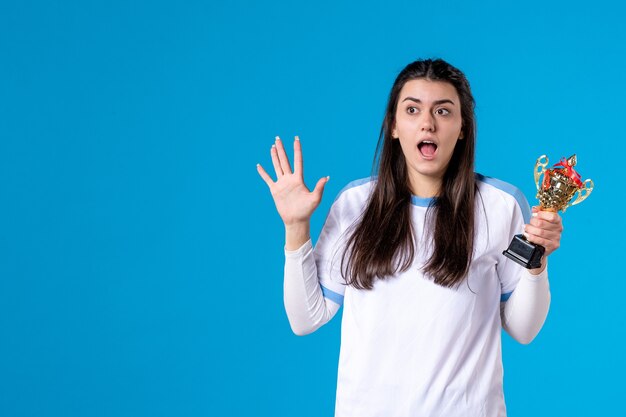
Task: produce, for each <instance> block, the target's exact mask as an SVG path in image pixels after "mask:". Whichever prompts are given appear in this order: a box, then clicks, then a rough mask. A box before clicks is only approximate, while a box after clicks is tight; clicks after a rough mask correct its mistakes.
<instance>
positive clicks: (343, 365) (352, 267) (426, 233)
mask: <svg viewBox="0 0 626 417" xmlns="http://www.w3.org/2000/svg"><path fill="white" fill-rule="evenodd" d="M475 133H476V132H475V121H474V99H473V97H472V94H471V91H470V86H469V83H468V81H467V79H466V78H465V76H464V75H463V73H461V71H459V70H458V69H457V68H455V67H453V66H452V65H450V64H448V63H447V62H445V61H443V60H440V59H437V60H420V61H416V62H413V63H411V64H409V65H408V66H407V67H406V68H404V69H403V70H402V71H401V72H400V74H399V75H398V77H397V78H396V80H395V83H394V84H393V87H392V89H391V93H390V95H389V102H388V104H387V110H386V114H385V118H384V121H383V125H382V128H381V133H380V139H379V143H378V147H377V150H376V156H377V157H375V161H376V162H377V163H376V164H375V166H374V171H377V175H376V176H372V177H370V178H365V179H362V180H357V181H354V182H352V183H350V184H348V186H346V187H345V188H344V189H343V190H342V191H341V192H340V193H339V195H338V196H337V198H336V199H335V201H334V203H333V205H332V207H331V209H330V212H329V214H328V217H327V218H326V222H325V224H324V227H323V229H322V231H321V234H320V236H319V239H318V241H317V244H316V246H315V248H313V247H312V244H311V239H310V232H309V229H310V228H309V219H310V217H311V214H312V213H313V211H314V210H315V208H316V207H317V206H318V204H319V202H320V200H321V198H322V192H323V189H324V185H325V184H326V182H327V181H328V177H326V178H322V179H320V180H319V181H318V182H317V185H316V186H315V189H314V190H313V191H312V192H310V191H309V189H308V188H307V187H306V186H305V184H304V181H303V176H302V151H301V145H300V141H299V139H298V137H296V140H295V142H294V170H293V171H292V169H291V166H290V164H289V160H288V159H287V155H286V153H285V150H284V147H283V145H282V143H281V141H280V139H279V138H278V137H277V138H276V143H275V144H274V145H272V149H271V157H272V162H273V165H274V169H275V171H276V176H277V179H276V181H273V180H272V179H271V178H270V176H269V175H268V174H267V172H266V171H265V170H264V169H263V168H262V167H261V166H260V165H258V166H257V169H258V172H259V174H260V176H261V177H262V178H263V180H264V181H265V182H266V183H267V185H268V186H269V188H270V191H271V193H272V196H273V198H274V202H275V204H276V208H277V210H278V213H279V214H280V216H281V218H282V220H283V221H284V223H285V230H286V245H285V258H286V260H285V277H284V279H285V283H284V291H285V308H286V310H287V315H288V317H289V322H290V324H291V327H292V329H293V331H294V332H295V333H296V334H298V335H304V334H308V333H311V332H313V331H315V330H316V329H317V328H319V327H320V326H322V325H323V324H325V323H326V322H328V321H329V320H330V319H331V318H332V317H333V316H334V315H335V313H336V312H337V311H338V310H339V307H340V306H341V305H343V307H344V308H343V319H342V329H341V351H340V357H339V371H338V381H337V399H336V408H335V415H336V416H338V417H343V416H355V417H356V416H358V417H366V416H385V417H393V416H446V417H455V416H459V417H460V416H463V417H467V416H486V417H491V416H505V415H506V409H505V404H504V394H503V390H502V378H503V370H502V356H501V340H500V336H501V331H500V329H501V328H502V327H504V329H505V330H506V331H507V332H508V333H509V334H510V335H511V336H512V337H513V338H515V339H516V340H518V341H519V342H521V343H530V341H531V340H532V339H533V338H534V337H535V336H536V335H537V333H538V332H539V330H540V329H541V327H542V326H543V323H544V321H545V318H546V316H547V313H548V308H549V304H550V292H549V287H548V278H547V270H546V263H547V260H546V259H545V258H544V259H543V260H542V266H541V267H540V268H537V269H535V270H530V271H529V270H526V269H524V268H522V267H521V266H519V265H517V264H516V263H514V262H512V261H510V260H509V259H507V258H506V257H505V256H503V255H502V251H503V250H504V249H506V248H507V247H508V245H509V243H510V241H511V239H512V237H513V235H514V234H516V233H519V232H521V231H523V232H524V234H525V235H526V237H527V238H528V239H529V240H530V241H531V242H534V243H538V244H541V245H543V246H545V248H546V255H545V256H548V255H549V254H551V253H552V252H553V251H554V250H555V249H557V248H558V246H559V241H560V237H561V231H562V226H561V219H560V217H559V216H558V215H557V214H556V213H551V212H544V211H537V210H536V209H533V211H532V216H531V210H530V208H529V206H528V203H527V201H526V199H525V198H524V196H523V195H522V193H521V192H519V190H517V189H516V188H515V187H513V186H511V185H509V184H507V183H504V182H502V181H499V180H496V179H493V178H489V177H485V176H482V175H479V174H475V173H474V148H475ZM381 147H382V149H381Z"/></svg>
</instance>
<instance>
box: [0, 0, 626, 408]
mask: <svg viewBox="0 0 626 417" xmlns="http://www.w3.org/2000/svg"><path fill="white" fill-rule="evenodd" d="M439 3H441V4H438V3H437V2H420V1H412V2H394V3H391V4H390V3H389V2H386V4H385V5H383V2H366V1H360V2H356V1H350V2H333V1H327V0H323V1H317V2H298V3H295V2H271V3H262V2H256V3H255V2H241V1H231V2H224V3H222V4H219V3H217V2H213V3H211V2H200V1H196V2H171V3H166V2H155V1H129V2H126V1H125V2H119V1H118V2H115V1H113V2H112V1H92V2H82V1H65V2H61V1H51V2H31V1H20V2H8V1H4V2H2V4H1V5H0V59H1V63H0V199H1V200H0V415H1V416H37V417H43V416H209V415H236V416H329V415H332V411H333V406H334V394H335V388H336V381H335V379H336V371H337V359H338V355H339V331H340V318H339V317H337V318H336V319H334V320H333V322H331V323H330V324H328V325H327V326H325V327H324V328H322V329H320V330H319V331H318V332H316V333H315V334H313V335H311V336H308V337H304V338H299V337H296V336H294V335H293V334H292V333H291V332H290V329H289V325H288V322H287V319H286V316H285V313H284V309H283V302H282V269H283V260H284V258H283V244H284V240H283V239H284V236H283V234H284V231H283V227H282V223H281V221H280V218H279V217H278V215H277V213H276V212H275V209H274V205H273V202H272V200H271V197H270V194H269V192H268V190H267V187H266V186H265V184H264V183H263V182H262V181H261V179H260V178H259V177H258V175H257V172H256V168H255V165H256V163H257V162H260V163H262V164H263V165H264V166H265V167H266V168H268V169H269V168H270V167H271V161H270V157H269V148H270V145H271V144H272V142H273V138H274V136H275V135H281V136H282V137H283V138H284V139H285V141H286V142H287V143H289V144H290V143H291V139H292V138H293V135H296V134H298V135H300V137H301V139H302V145H303V148H304V161H305V177H306V180H307V183H308V184H309V185H310V186H313V185H314V184H315V182H316V181H317V179H318V178H320V177H321V176H324V175H330V176H331V180H330V182H329V184H328V185H327V188H326V192H325V195H324V199H323V202H322V204H321V206H320V207H319V209H318V211H317V212H316V213H315V214H314V217H313V236H314V240H315V239H316V238H317V235H318V234H319V230H320V228H321V226H322V222H323V220H324V218H325V216H326V213H327V211H328V209H329V206H330V203H331V202H332V201H333V199H334V197H335V195H336V194H337V192H338V191H339V190H340V189H341V188H342V187H343V186H344V185H345V184H346V183H347V182H349V181H351V180H353V179H356V178H361V177H365V176H367V175H369V173H370V172H369V169H370V166H371V162H372V157H373V154H374V148H375V144H376V140H377V138H378V132H379V129H380V123H381V121H382V116H383V112H384V107H385V101H386V97H387V94H388V91H389V88H390V87H391V84H392V82H393V80H394V78H395V76H396V75H397V73H398V71H400V70H401V69H402V68H403V67H404V65H406V64H407V63H409V62H411V61H412V60H414V59H416V58H426V57H443V58H444V59H446V60H448V61H450V62H451V63H453V64H454V65H456V66H458V67H459V68H461V69H462V70H463V71H464V72H465V73H466V74H467V76H468V78H469V79H470V82H471V85H472V88H473V92H474V95H475V98H476V100H477V116H478V154H477V170H478V171H479V172H481V173H483V174H485V175H490V176H495V177H498V178H500V179H503V180H505V181H508V182H511V183H513V184H515V185H517V186H518V187H519V188H521V189H522V190H523V191H524V192H525V194H526V196H527V197H528V199H529V200H530V201H531V202H533V201H535V200H534V192H533V190H534V184H533V181H532V169H533V164H534V161H535V159H536V158H537V157H538V156H539V155H541V154H543V153H546V154H548V155H549V156H550V157H551V159H552V161H554V162H555V161H556V160H557V159H558V158H560V157H561V156H569V155H570V154H572V153H577V154H578V157H579V165H578V168H579V171H580V172H581V173H582V175H583V177H584V178H589V177H590V178H592V179H593V180H594V181H595V183H596V189H595V191H594V192H593V194H592V195H591V197H590V198H589V200H588V201H586V202H585V203H583V204H581V205H580V206H578V207H575V208H572V209H571V210H568V211H567V213H565V214H564V215H563V219H564V225H565V232H564V234H563V242H562V247H561V249H559V250H558V251H557V252H556V253H555V254H554V255H553V256H552V257H551V259H550V274H551V288H552V296H553V301H552V307H551V311H550V315H549V318H548V320H547V323H546V325H545V326H544V328H543V330H542V332H541V334H540V335H539V336H538V338H537V339H536V340H535V341H534V342H533V343H532V344H531V345H529V346H522V345H519V344H517V343H516V342H514V341H512V339H511V338H510V337H509V336H508V335H504V336H503V340H504V361H505V394H506V400H507V405H508V409H509V414H510V415H511V416H522V415H533V416H536V417H539V416H553V415H568V416H589V415H612V414H615V412H616V411H617V410H619V409H621V402H620V400H621V399H622V397H623V395H624V393H625V392H624V388H623V386H624V385H623V383H622V382H621V381H622V375H623V373H624V372H625V371H626V366H625V360H624V357H623V353H622V351H623V341H622V340H623V335H624V317H625V313H626V308H625V307H624V303H622V302H621V301H620V299H621V295H622V294H623V293H624V290H625V289H626V284H625V283H624V279H623V275H624V274H623V272H622V271H623V262H624V257H623V255H622V253H623V252H622V248H623V246H624V237H625V233H624V232H626V230H625V227H624V220H623V217H622V216H620V214H621V213H620V212H621V210H622V207H623V202H624V198H623V193H624V190H623V188H624V176H625V174H624V170H623V163H624V162H623V158H624V151H625V149H626V147H625V146H624V140H625V135H624V126H623V125H624V113H625V106H624V97H625V95H626V81H625V80H626V77H624V75H623V72H624V70H623V68H624V64H625V63H626V58H625V57H626V48H625V47H624V45H625V44H626V36H625V29H624V28H625V26H624V24H623V18H622V17H623V16H624V12H625V10H624V9H623V8H622V7H621V6H618V5H617V4H618V2H613V3H610V2H606V1H603V0H600V1H594V2H579V3H576V2H574V3H572V2H539V1H530V2H510V1H504V2H503V1H500V2H496V1H493V2H480V3H477V4H472V3H471V2H455V1H448V2H439Z"/></svg>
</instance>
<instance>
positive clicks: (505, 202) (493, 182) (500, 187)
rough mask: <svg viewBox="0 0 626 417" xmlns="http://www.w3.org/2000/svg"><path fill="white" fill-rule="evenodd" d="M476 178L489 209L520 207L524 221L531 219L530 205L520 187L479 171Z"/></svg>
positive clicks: (481, 196) (514, 208)
mask: <svg viewBox="0 0 626 417" xmlns="http://www.w3.org/2000/svg"><path fill="white" fill-rule="evenodd" d="M475 178H476V185H477V186H478V191H479V192H480V198H481V199H483V203H484V205H485V207H488V208H489V210H488V211H500V210H501V209H507V211H510V210H511V209H513V210H516V209H519V211H520V212H521V214H522V217H523V218H524V221H525V222H526V223H528V222H529V221H530V215H531V211H530V205H529V204H528V200H526V197H525V196H524V193H522V191H521V190H520V189H519V188H517V187H516V186H514V185H512V184H509V183H508V182H505V181H502V180H499V179H497V178H493V177H488V176H485V175H482V174H479V173H476V174H475Z"/></svg>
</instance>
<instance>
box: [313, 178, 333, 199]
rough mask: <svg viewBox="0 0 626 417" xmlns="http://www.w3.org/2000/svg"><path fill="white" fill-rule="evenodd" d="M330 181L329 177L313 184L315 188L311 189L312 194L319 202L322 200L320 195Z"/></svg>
mask: <svg viewBox="0 0 626 417" xmlns="http://www.w3.org/2000/svg"><path fill="white" fill-rule="evenodd" d="M329 180H330V177H322V178H320V179H319V181H318V182H317V184H315V188H314V189H313V194H315V195H317V196H318V197H319V198H320V200H321V199H322V193H323V192H324V186H326V183H327V182H328V181H329Z"/></svg>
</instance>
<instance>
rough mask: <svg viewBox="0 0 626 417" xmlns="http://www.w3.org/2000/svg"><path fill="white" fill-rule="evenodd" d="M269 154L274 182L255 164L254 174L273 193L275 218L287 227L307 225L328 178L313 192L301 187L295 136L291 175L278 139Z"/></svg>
mask: <svg viewBox="0 0 626 417" xmlns="http://www.w3.org/2000/svg"><path fill="white" fill-rule="evenodd" d="M270 153H271V156H272V163H273V164H274V170H275V171H276V181H272V178H271V177H270V176H269V175H268V174H267V172H265V169H263V167H262V166H261V165H260V164H257V171H258V173H259V175H260V176H261V178H263V181H265V183H266V184H267V186H268V187H269V189H270V192H271V193H272V198H273V199H274V204H275V205H276V209H277V210H278V214H279V215H280V217H281V219H282V220H283V223H285V226H286V227H290V226H295V225H300V224H308V222H309V220H310V218H311V215H312V214H313V212H314V211H315V209H316V208H317V206H318V205H319V204H320V201H322V193H323V192H324V186H325V185H326V183H327V182H328V180H329V178H330V177H323V178H320V180H319V181H317V184H316V185H315V188H314V189H313V191H309V189H308V188H307V186H306V185H305V184H304V176H303V173H302V147H301V145H300V138H298V136H296V138H295V140H294V143H293V153H294V170H293V172H292V171H291V166H290V165H289V159H288V158H287V154H286V153H285V148H284V146H283V143H282V141H281V140H280V138H279V137H278V136H276V142H275V144H274V145H272V149H271V151H270Z"/></svg>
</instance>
